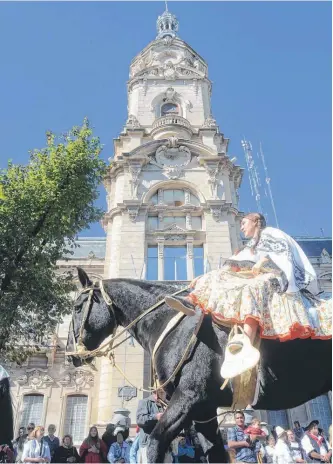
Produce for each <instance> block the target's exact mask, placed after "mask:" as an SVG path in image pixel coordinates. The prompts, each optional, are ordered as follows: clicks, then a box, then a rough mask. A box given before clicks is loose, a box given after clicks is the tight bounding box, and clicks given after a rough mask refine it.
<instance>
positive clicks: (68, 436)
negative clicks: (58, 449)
mask: <svg viewBox="0 0 333 464" xmlns="http://www.w3.org/2000/svg"><path fill="white" fill-rule="evenodd" d="M65 438H69V439H70V441H71V446H73V438H72V435H68V434H67V435H64V436H63V437H62V444H64V442H65Z"/></svg>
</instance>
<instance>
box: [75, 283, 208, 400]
mask: <svg viewBox="0 0 333 464" xmlns="http://www.w3.org/2000/svg"><path fill="white" fill-rule="evenodd" d="M188 288H189V287H186V288H184V289H181V290H177V291H176V292H175V293H173V294H172V296H176V295H178V294H180V293H182V292H184V291H185V290H187V289H188ZM98 289H99V290H100V291H101V294H102V297H103V299H104V301H105V303H106V304H107V306H108V308H109V310H110V311H111V312H112V314H113V317H114V319H115V322H116V316H115V313H114V310H113V307H112V300H111V298H110V297H109V295H108V294H107V292H106V291H105V288H104V284H103V281H102V280H100V281H97V282H94V283H93V284H92V286H91V287H88V288H84V289H83V290H81V292H80V293H79V295H78V296H80V295H81V294H83V293H88V292H89V296H88V300H87V302H86V305H85V308H84V312H83V317H82V322H81V326H80V330H79V337H78V343H77V344H76V342H75V334H74V328H73V333H72V335H73V341H74V351H73V352H66V356H79V357H80V358H83V359H85V358H90V357H101V356H106V357H108V358H109V359H110V361H111V363H112V366H113V367H115V368H116V369H117V370H118V372H119V373H120V374H121V375H122V376H123V377H124V379H125V380H126V381H127V382H128V383H129V384H130V385H131V386H132V387H135V388H137V389H138V390H139V391H144V392H149V393H151V392H152V391H156V390H157V389H158V388H164V387H166V386H167V385H168V384H169V383H170V382H171V381H172V380H173V379H174V377H175V376H176V375H177V374H178V372H179V371H180V369H181V368H182V366H183V364H184V362H185V361H186V359H187V357H188V355H189V353H190V350H191V348H192V346H193V345H194V344H195V342H196V340H197V334H198V332H199V330H200V327H201V324H202V321H203V319H204V313H202V314H201V315H200V318H199V321H198V323H197V325H196V327H195V330H194V332H193V334H192V336H191V338H190V341H189V342H188V344H187V346H186V349H185V351H184V353H183V355H182V357H181V359H180V361H179V362H178V364H177V366H176V368H175V369H174V371H173V372H172V374H171V375H170V377H169V378H168V379H167V380H166V381H165V382H163V384H158V385H156V384H157V382H156V378H157V376H156V370H155V362H154V358H155V354H156V351H157V350H158V349H159V347H160V345H161V343H162V342H160V344H159V346H158V347H157V349H156V350H154V352H153V358H152V368H153V376H154V380H155V387H156V388H153V387H150V389H149V390H147V389H145V388H142V387H139V388H138V387H136V386H135V385H134V384H133V383H132V382H131V381H130V380H129V379H128V377H127V376H126V374H125V373H124V371H123V370H122V369H121V368H120V367H119V366H118V364H117V363H116V357H115V353H114V350H115V349H116V348H117V347H118V346H120V345H121V344H122V343H124V342H125V341H126V340H128V339H129V338H130V337H131V336H128V337H126V338H125V339H123V340H121V341H120V342H119V343H117V345H114V342H115V340H117V339H119V338H120V337H121V336H122V335H123V334H124V333H125V332H127V331H128V330H129V329H130V328H132V327H133V326H134V325H135V324H137V323H138V322H139V321H141V320H142V319H143V318H144V317H145V316H146V315H147V314H149V313H151V312H152V311H154V309H156V308H158V307H159V306H161V305H162V304H164V303H165V299H164V298H163V299H162V300H160V301H158V302H157V303H155V304H153V305H152V306H150V307H149V308H148V309H146V310H145V311H144V312H143V313H142V314H140V315H139V316H138V317H136V318H135V319H134V320H133V321H132V322H130V323H129V324H128V325H127V326H126V327H125V328H123V329H122V330H121V331H120V332H118V333H117V334H116V335H114V332H115V330H116V325H117V324H115V329H114V331H113V333H112V334H111V339H110V340H108V341H106V342H104V343H102V344H101V345H100V346H99V347H98V348H96V349H94V350H87V349H86V347H85V345H84V343H83V330H84V325H85V322H86V319H87V317H88V313H89V310H90V307H91V302H92V298H93V293H94V290H98Z"/></svg>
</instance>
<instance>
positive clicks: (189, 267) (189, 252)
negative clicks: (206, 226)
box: [186, 237, 194, 280]
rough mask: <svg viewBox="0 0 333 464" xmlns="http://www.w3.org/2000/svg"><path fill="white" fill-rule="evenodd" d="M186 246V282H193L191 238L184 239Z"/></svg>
mask: <svg viewBox="0 0 333 464" xmlns="http://www.w3.org/2000/svg"><path fill="white" fill-rule="evenodd" d="M186 244H187V259H186V266H187V280H193V278H194V261H193V237H187V238H186Z"/></svg>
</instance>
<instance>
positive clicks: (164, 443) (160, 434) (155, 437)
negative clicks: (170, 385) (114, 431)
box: [147, 390, 193, 463]
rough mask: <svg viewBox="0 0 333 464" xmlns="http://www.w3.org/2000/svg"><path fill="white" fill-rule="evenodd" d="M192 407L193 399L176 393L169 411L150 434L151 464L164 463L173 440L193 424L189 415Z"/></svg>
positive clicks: (148, 451) (148, 453) (148, 450)
mask: <svg viewBox="0 0 333 464" xmlns="http://www.w3.org/2000/svg"><path fill="white" fill-rule="evenodd" d="M192 406H193V398H188V397H187V396H186V395H184V394H182V393H179V392H178V391H177V390H176V391H175V393H174V394H173V396H172V400H171V401H170V403H169V406H168V408H167V410H166V411H165V412H164V414H163V415H162V417H161V419H160V420H159V421H158V423H157V424H156V426H155V428H154V430H153V431H152V433H151V434H150V437H149V440H148V449H147V459H148V462H149V463H160V462H164V460H165V456H166V453H167V452H168V450H169V447H170V445H171V442H172V440H174V439H175V438H176V437H177V436H178V435H179V433H180V432H181V431H182V430H183V429H184V428H186V427H188V426H189V425H190V424H191V422H192V421H191V419H190V417H189V413H190V410H191V409H192ZM170 462H171V461H170Z"/></svg>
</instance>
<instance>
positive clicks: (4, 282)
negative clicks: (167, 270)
mask: <svg viewBox="0 0 333 464" xmlns="http://www.w3.org/2000/svg"><path fill="white" fill-rule="evenodd" d="M100 152H101V144H100V142H99V139H98V138H95V137H93V136H92V129H91V128H90V127H89V123H88V121H87V120H85V121H84V123H83V125H82V126H80V127H74V128H73V129H72V130H71V131H70V132H69V133H67V134H66V135H65V136H63V137H61V138H59V139H57V138H56V137H55V136H54V135H53V134H52V133H50V132H48V133H47V147H46V148H44V149H41V150H35V151H33V152H32V153H31V155H30V162H29V164H28V165H27V166H22V165H14V164H12V163H11V162H10V163H9V164H8V168H7V169H5V170H3V171H1V172H0V355H1V357H3V358H5V359H7V360H14V361H16V362H22V361H23V360H24V359H25V358H26V356H27V355H29V354H30V353H31V351H33V350H34V347H35V345H36V341H38V340H40V339H41V338H45V337H46V336H48V335H49V334H52V332H53V331H54V329H55V327H56V325H57V323H58V322H59V321H60V320H61V317H62V316H63V315H64V314H66V313H68V312H69V311H70V310H71V307H70V295H69V292H70V291H71V290H72V289H73V287H72V285H73V284H72V276H71V275H68V274H67V275H65V274H61V273H60V272H59V270H58V269H57V266H56V262H57V260H59V259H61V258H63V257H64V256H69V255H70V254H71V253H73V248H74V246H75V244H74V239H75V236H76V235H77V234H78V233H79V232H80V231H81V230H83V229H85V228H87V227H88V225H89V224H90V223H92V222H95V221H97V220H99V219H100V218H101V217H102V214H103V212H102V210H100V209H99V208H97V207H96V206H94V201H95V200H96V199H97V197H98V186H99V184H100V183H101V181H102V180H103V177H104V175H105V172H106V164H105V163H104V161H103V160H101V159H100V157H99V154H100ZM28 347H30V348H28Z"/></svg>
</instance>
